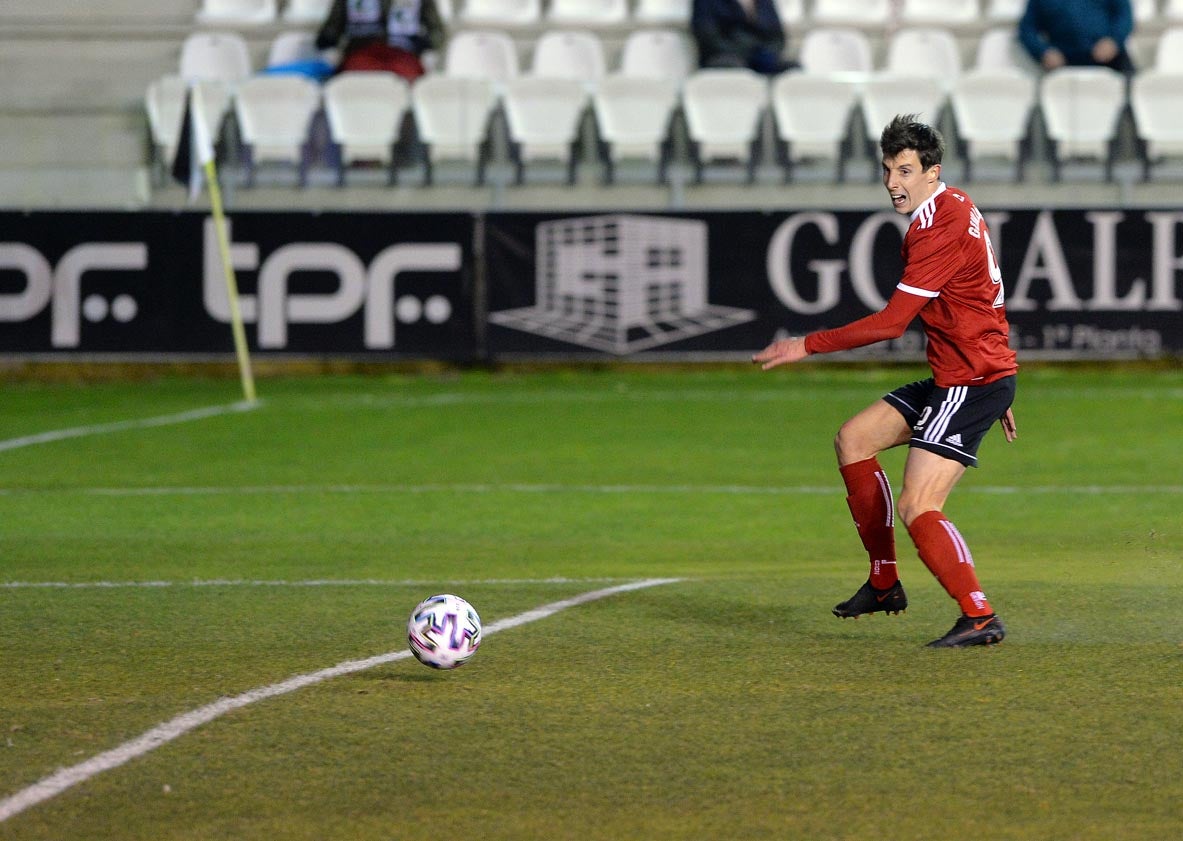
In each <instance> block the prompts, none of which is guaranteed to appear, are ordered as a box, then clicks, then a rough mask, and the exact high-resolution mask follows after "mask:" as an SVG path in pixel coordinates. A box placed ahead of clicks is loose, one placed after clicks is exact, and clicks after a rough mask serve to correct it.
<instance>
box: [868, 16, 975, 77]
mask: <svg viewBox="0 0 1183 841" xmlns="http://www.w3.org/2000/svg"><path fill="white" fill-rule="evenodd" d="M884 70H886V71H887V72H888V73H894V74H895V75H897V76H925V77H927V78H930V79H937V80H939V81H941V82H942V83H943V84H944V85H945V87H946V89H948V88H950V87H952V86H953V83H954V82H955V81H957V77H958V76H960V75H961V50H960V49H958V47H957V39H956V38H954V37H953V33H952V32H950V31H949V30H947V29H941V28H937V27H908V28H905V29H900V30H898V31H897V32H896V33H895V34H894V35H892V36H891V40H890V41H888V44H887V60H886V62H885V64H884Z"/></svg>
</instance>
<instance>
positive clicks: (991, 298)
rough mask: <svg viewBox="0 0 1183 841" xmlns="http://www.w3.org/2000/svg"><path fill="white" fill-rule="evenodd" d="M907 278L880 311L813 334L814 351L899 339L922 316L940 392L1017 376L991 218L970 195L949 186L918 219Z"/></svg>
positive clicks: (908, 241)
mask: <svg viewBox="0 0 1183 841" xmlns="http://www.w3.org/2000/svg"><path fill="white" fill-rule="evenodd" d="M901 253H902V254H903V258H904V276H903V277H902V278H901V279H900V282H899V285H897V286H896V289H895V292H893V293H892V296H891V298H890V299H889V300H888V302H887V306H886V307H885V308H884V309H883V310H882V311H880V312H877V313H875V314H874V315H870V316H867V317H866V318H862V319H859V320H858V321H854V322H851V323H850V324H847V325H846V326H845V327H839V328H837V329H835V330H824V331H822V332H819V333H811V334H810V335H809V336H807V337H806V338H805V349H806V350H807V351H809V352H810V353H830V352H832V351H837V350H849V349H851V348H856V347H862V346H863V345H869V344H872V343H874V342H879V341H883V340H884V339H892V338H896V337H898V336H900V335H901V334H902V333H903V332H904V330H905V329H907V327H908V325H909V324H910V323H911V322H912V319H913V318H915V317H916V316H917V315H919V316H920V320H921V321H922V322H924V333H925V335H926V336H927V338H928V364H929V366H930V367H931V368H932V374H933V377H934V379H935V380H936V384H937V385H938V386H940V387H941V388H948V387H949V386H956V385H985V384H986V383H991V382H994V381H995V380H998V379H1001V378H1002V377H1005V376H1008V375H1010V374H1013V373H1015V372H1016V371H1017V370H1018V369H1019V366H1018V363H1017V362H1016V360H1015V352H1014V351H1013V350H1011V349H1010V345H1009V344H1008V335H1009V332H1010V327H1009V325H1008V324H1007V321H1006V308H1005V307H1004V305H1003V293H1002V272H1001V271H1000V270H999V268H998V261H997V260H996V259H995V257H994V247H993V246H992V245H991V244H990V233H989V231H988V230H987V229H986V220H985V219H983V218H982V214H981V212H980V211H979V210H978V209H977V208H976V207H974V204H973V202H972V201H970V198H969V196H967V195H966V194H965V193H963V192H961V191H960V190H956V189H953V188H950V187H946V186H945V185H944V183H942V184H941V185H940V186H939V187H938V188H937V191H936V192H935V193H933V194H932V195H931V196H929V198H928V200H927V201H925V202H924V204H922V205H920V207H918V208H916V210H915V211H914V212H913V213H912V224H911V225H910V226H909V227H908V231H907V233H906V234H905V235H904V245H903V248H902V249H901Z"/></svg>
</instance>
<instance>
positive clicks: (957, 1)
mask: <svg viewBox="0 0 1183 841" xmlns="http://www.w3.org/2000/svg"><path fill="white" fill-rule="evenodd" d="M903 2H904V6H903V11H902V12H901V13H900V20H901V22H903V23H904V24H905V25H906V26H916V25H935V26H966V25H968V24H974V23H977V22H978V17H979V14H980V11H979V9H978V0H903Z"/></svg>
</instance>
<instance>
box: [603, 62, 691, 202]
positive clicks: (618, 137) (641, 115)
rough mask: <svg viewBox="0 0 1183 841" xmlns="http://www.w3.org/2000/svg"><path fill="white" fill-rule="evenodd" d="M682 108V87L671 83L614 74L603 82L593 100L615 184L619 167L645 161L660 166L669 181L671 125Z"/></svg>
mask: <svg viewBox="0 0 1183 841" xmlns="http://www.w3.org/2000/svg"><path fill="white" fill-rule="evenodd" d="M677 106H678V86H677V84H676V83H675V82H673V81H671V80H669V79H656V78H646V77H643V76H625V75H623V74H619V73H618V74H614V75H612V76H608V77H606V78H605V79H603V80H602V81H601V82H600V85H599V86H598V87H597V88H596V91H595V93H594V94H593V96H592V109H593V112H594V113H595V116H596V127H597V130H598V134H599V139H600V144H601V151H602V153H603V159H604V163H605V170H606V171H605V178H606V180H607V181H608V183H612V182H613V181H614V180H615V174H616V167H617V164H618V163H619V162H620V161H622V160H625V159H642V160H646V161H651V162H654V163H656V164H657V165H658V170H657V177H658V180H659V181H664V179H665V164H666V162H667V160H668V153H669V132H670V121H671V119H672V118H673V114H674V110H675V109H676V108H677Z"/></svg>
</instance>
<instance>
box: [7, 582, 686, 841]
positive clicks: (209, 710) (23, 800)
mask: <svg viewBox="0 0 1183 841" xmlns="http://www.w3.org/2000/svg"><path fill="white" fill-rule="evenodd" d="M682 580H684V579H681V578H648V579H645V580H643V581H632V582H629V583H628V584H620V585H617V586H615V587H608V588H605V589H603V590H592V591H590V592H587V593H581V594H580V595H578V596H573V597H571V598H569V599H563V600H561V601H557V602H551V603H550V604H545V605H542V606H541V607H536V608H534V609H533V610H527V611H526V612H525V613H519V614H518V615H516V616H510V617H509V618H507V619H499V620H498V621H496V622H493V623H491V624H489V625H486V626H485V627H484V631H483V634H485V635H488V634H495V633H497V632H499V631H507V630H509V629H510V628H517V627H519V626H521V625H527V624H529V623H531V622H537V621H538V620H540V619H546V618H547V617H550V616H553V615H555V614H556V613H559V612H560V611H563V610H566V609H567V608H570V607H576V606H578V605H581V604H586V603H588V602H593V601H597V600H598V599H603V598H606V597H608V596H613V595H616V594H617V593H627V592H630V591H633V590H643V589H645V588H647V587H657V586H660V585H662V584H675V583H677V582H679V581H682ZM410 656H411V652H410V650H409V649H401V650H399V651H391V652H387V653H386V654H378V655H375V656H373V657H367V658H366V659H364V660H347V661H345V662H344V663H338V664H337V665H336V666H331V667H330V668H327V669H321V670H320V671H318V672H308V673H307V674H302V675H296V676H295V677H290V678H288V679H287V680H284V681H281V682H279V683H273V684H271V685H269V686H261V687H259V688H258V689H252V690H250V691H249V692H243V693H242V694H241V695H235V696H234V697H232V698H222V699H219V700H217V701H215V702H214V703H212V704H207V705H206V706H204V707H198V708H197V709H195V710H190V711H189V712H187V713H182V714H181V715H178V716H177V717H175V718H173V719H170V720H169V721H166V722H164V723H163V724H159V725H157V726H156V727H153V728H152V729H151V730H148V731H147V732H145V733H143V734H142V735H140V736H137V737H136V738H134V739H132V740H130V741H128V742H124V743H123V744H122V745H119V746H118V747H116V748H112V749H111V750H109V751H104V752H103V753H100V754H98V755H97V756H94V757H91V758H90V759H88V760H86V761H85V762H80V763H79V764H77V765H73V766H71V767H69V768H63V769H61V770H59V771H57V772H56V773H54V774H51V775H50V776H48V777H46V778H45V779H43V780H41V781H39V782H36V783H34V784H33V785H31V786H29V787H28V788H25V789H23V790H21V791H18V792H17V793H16V794H13V795H10V796H9V797H6V798H4V799H3V800H0V823H2V822H4V821H6V820H8V819H9V818H11V817H13V816H14V815H19V814H20V813H21V812H23V811H25V810H26V809H29V808H31V807H32V806H36V805H37V804H38V803H42V802H44V801H46V800H49V799H51V798H53V797H56V796H57V795H59V794H61V793H62V792H64V791H66V790H67V789H70V788H72V787H74V786H76V785H79V784H80V783H84V782H86V781H87V780H89V779H90V778H91V777H94V776H96V775H98V774H101V773H102V772H104V771H110V770H111V769H112V768H118V767H119V766H120V765H123V764H125V763H127V762H130V761H131V760H133V759H136V758H138V757H141V756H143V755H144V754H146V753H149V752H151V751H153V750H155V749H156V748H158V747H161V746H162V745H166V744H168V743H169V742H171V741H174V740H175V739H178V738H180V737H181V736H184V735H185V734H186V733H188V732H190V731H191V730H195V729H197V728H198V727H201V726H202V725H203V724H208V723H209V722H211V721H213V720H215V719H218V718H221V717H222V716H224V715H226V714H227V713H229V712H232V711H234V710H237V709H241V708H243V707H246V706H249V705H251V704H254V703H256V702H258V701H264V700H266V699H268V698H275V697H277V696H279V695H286V694H288V693H289V692H295V691H296V690H297V689H303V688H304V687H306V686H312V685H314V684H317V683H321V682H323V681H326V680H330V679H332V678H335V677H341V676H343V675H349V674H353V673H355V672H361V671H365V670H366V669H372V668H373V667H374V666H381V665H385V664H386V663H393V662H395V661H397V660H405V659H407V658H408V657H410Z"/></svg>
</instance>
